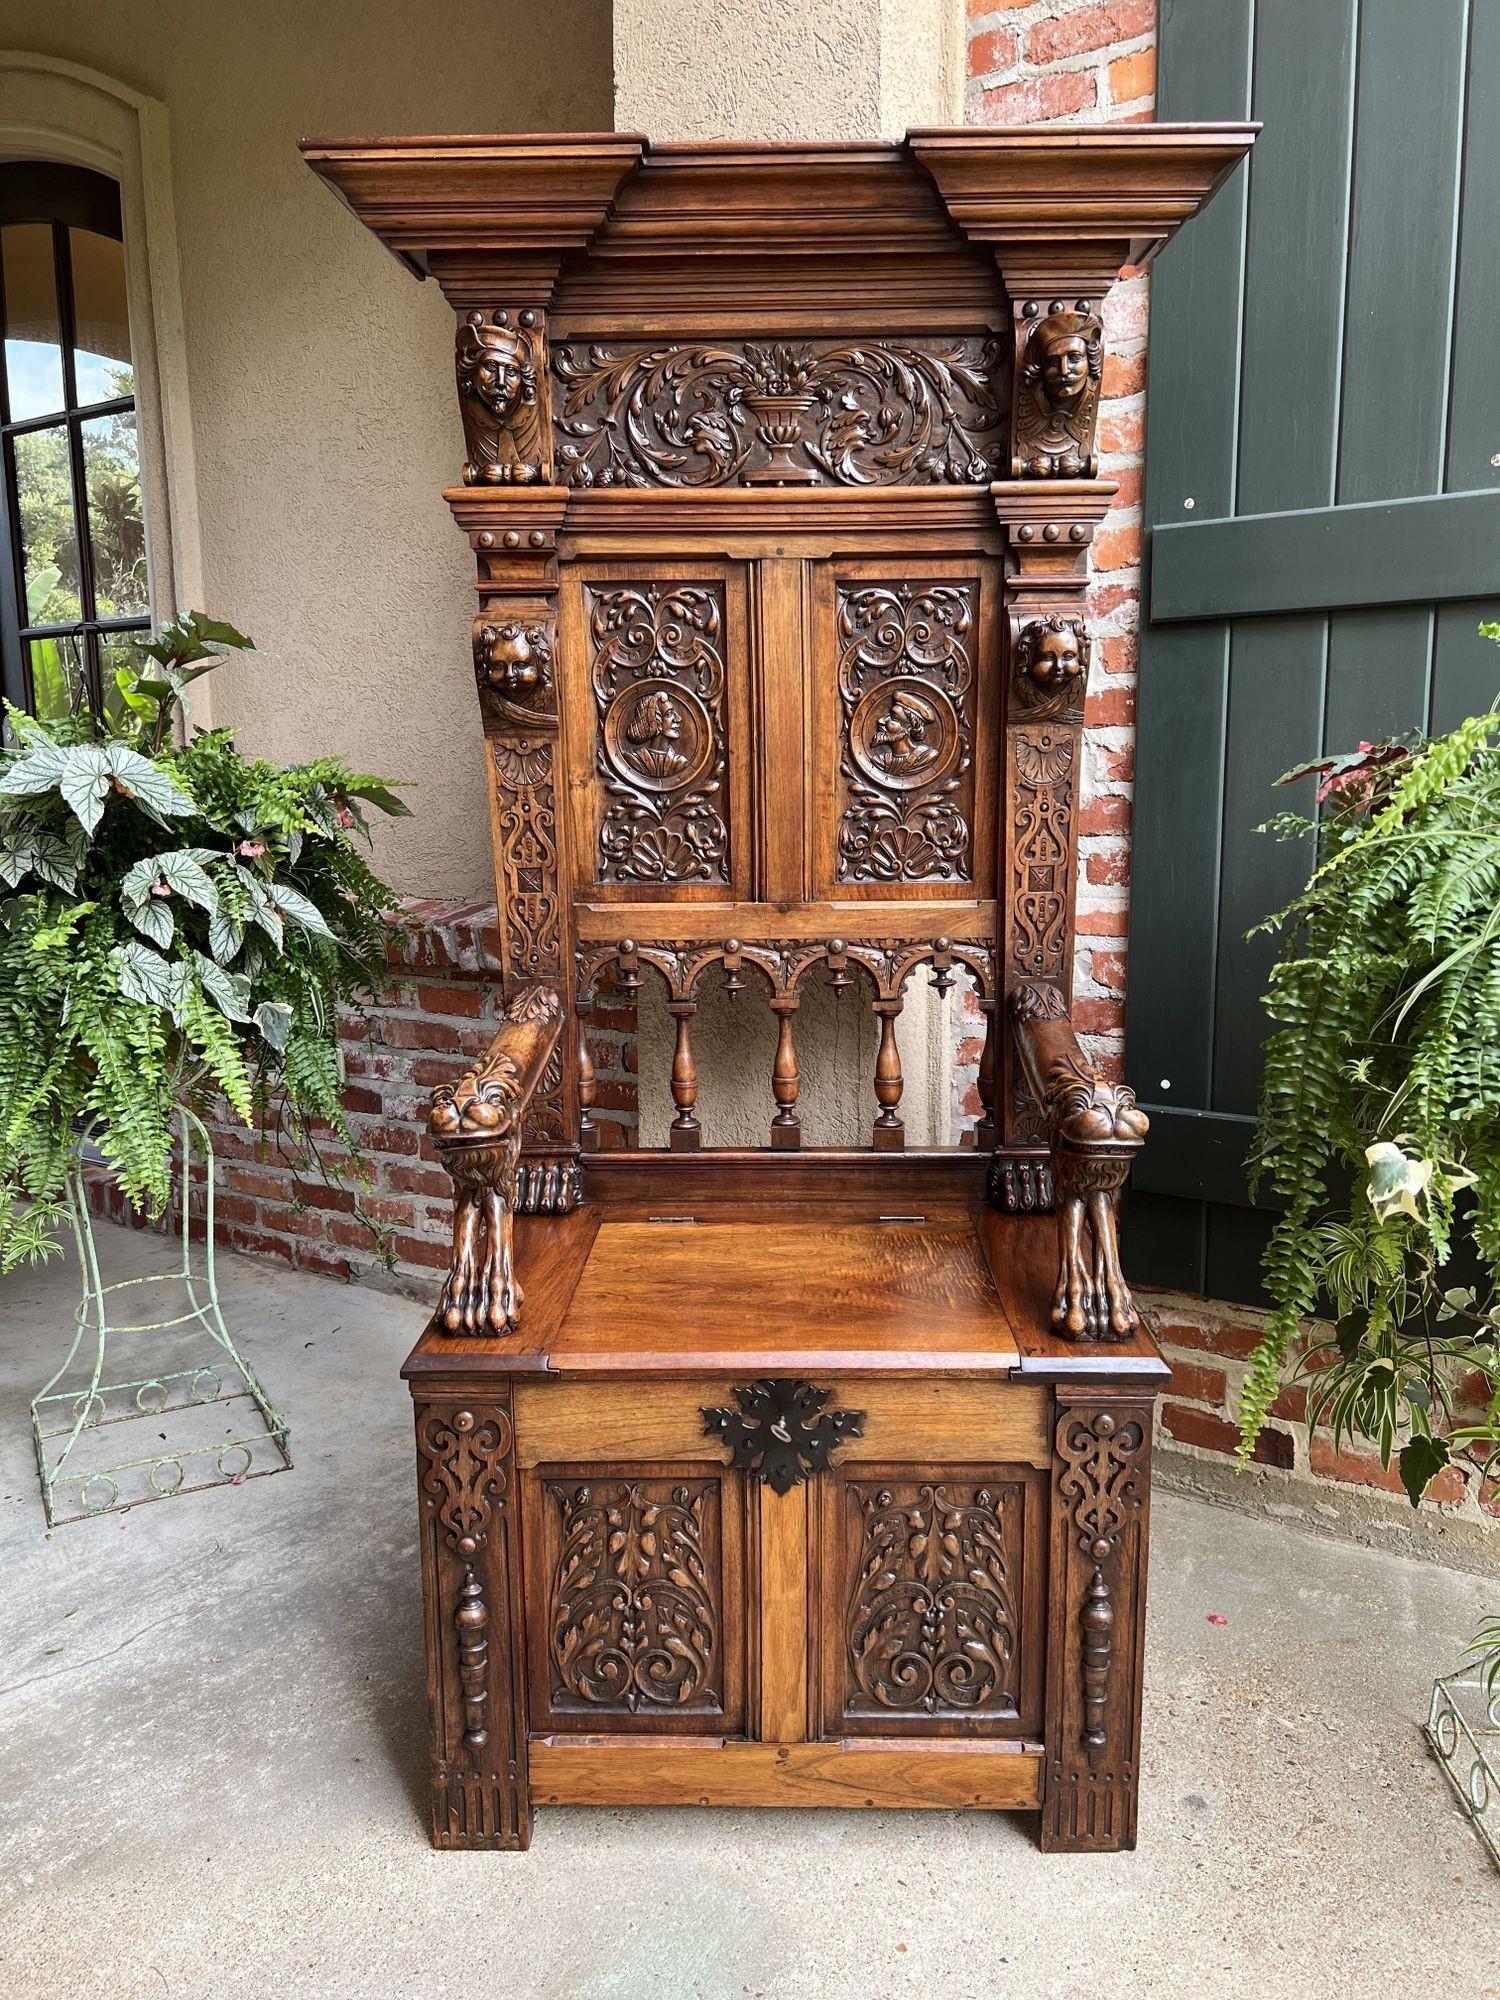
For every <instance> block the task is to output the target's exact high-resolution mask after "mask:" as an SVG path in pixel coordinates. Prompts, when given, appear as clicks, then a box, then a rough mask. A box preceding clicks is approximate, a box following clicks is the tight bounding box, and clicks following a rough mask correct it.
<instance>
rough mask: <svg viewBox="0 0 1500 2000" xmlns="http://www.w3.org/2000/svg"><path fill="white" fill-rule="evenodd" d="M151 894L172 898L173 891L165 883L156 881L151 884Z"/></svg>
mask: <svg viewBox="0 0 1500 2000" xmlns="http://www.w3.org/2000/svg"><path fill="white" fill-rule="evenodd" d="M151 893H152V895H153V896H170V895H171V893H172V891H171V890H170V889H169V888H168V887H167V885H166V883H165V882H162V881H156V882H153V883H152V884H151Z"/></svg>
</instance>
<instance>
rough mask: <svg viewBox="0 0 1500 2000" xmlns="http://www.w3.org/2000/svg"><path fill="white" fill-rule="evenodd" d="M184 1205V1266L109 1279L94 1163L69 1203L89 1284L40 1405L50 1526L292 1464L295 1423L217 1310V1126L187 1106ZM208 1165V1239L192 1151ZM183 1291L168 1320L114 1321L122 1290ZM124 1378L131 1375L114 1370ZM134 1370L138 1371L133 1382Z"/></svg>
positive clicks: (76, 1169)
mask: <svg viewBox="0 0 1500 2000" xmlns="http://www.w3.org/2000/svg"><path fill="white" fill-rule="evenodd" d="M179 1116H180V1118H181V1125H182V1147H181V1156H180V1161H179V1174H178V1180H177V1189H176V1192H177V1199H178V1204H179V1209H180V1217H179V1219H180V1221H181V1225H182V1262H181V1265H180V1267H179V1268H178V1269H177V1270H175V1271H157V1272H152V1273H150V1274H148V1275H147V1276H144V1277H136V1278H121V1279H118V1280H117V1281H116V1282H114V1283H113V1284H105V1282H104V1280H103V1276H102V1274H101V1271H100V1265H99V1251H98V1245H97V1242H96V1240H95V1236H94V1226H93V1219H92V1217H91V1216H90V1214H89V1208H88V1201H87V1198H86V1193H85V1188H84V1179H83V1161H82V1156H81V1152H80V1156H79V1157H78V1159H77V1160H76V1161H75V1163H74V1166H73V1170H72V1174H71V1176H70V1179H69V1186H68V1200H69V1208H70V1212H71V1216H72V1222H73V1234H74V1238H75V1241H76V1243H77V1246H78V1264H79V1269H80V1272H81V1274H82V1282H83V1292H82V1297H81V1298H80V1300H79V1303H78V1309H77V1311H76V1313H75V1314H74V1321H75V1324H74V1331H73V1342H72V1345H71V1346H70V1347H69V1349H68V1352H67V1355H66V1357H65V1359H64V1361H63V1364H62V1366H61V1367H60V1368H59V1369H58V1371H57V1373H56V1374H55V1375H54V1376H53V1377H52V1379H51V1381H50V1382H48V1383H47V1385H46V1387H45V1388H44V1389H42V1390H41V1392H40V1393H39V1394H38V1395H37V1397H36V1398H35V1400H34V1401H33V1403H32V1405H31V1428H32V1433H33V1436H34V1438H35V1441H36V1463H37V1472H38V1475H39V1477H40V1479H41V1485H42V1501H43V1504H44V1506H45V1507H46V1510H47V1525H48V1527H49V1528H56V1527H60V1526H62V1525H63V1524H64V1523H66V1522H69V1521H81V1520H86V1519H88V1518H89V1517H90V1516H91V1515H95V1514H116V1513H120V1512H122V1511H124V1509H126V1508H128V1507H136V1506H140V1505H141V1504H142V1503H143V1502H145V1501H148V1500H170V1499H175V1498H176V1497H177V1496H178V1495H179V1494H183V1493H196V1492H201V1491H202V1490H203V1489H204V1488H205V1487H209V1486H238V1485H240V1484H242V1483H243V1482H244V1481H245V1480H247V1479H261V1478H264V1477H265V1476H266V1475H267V1474H269V1473H272V1472H284V1471H286V1470H288V1469H289V1468H290V1466H291V1463H292V1454H291V1448H290V1444H289V1442H288V1433H287V1425H286V1419H285V1418H284V1417H283V1416H282V1415H281V1414H280V1412H279V1411H278V1410H277V1408H276V1406H275V1405H274V1404H273V1403H272V1401H271V1399H270V1398H269V1396H267V1394H266V1392H265V1390H264V1389H263V1388H262V1387H261V1385H260V1381H259V1378H258V1377H257V1376H256V1374H255V1371H254V1369H253V1368H251V1366H250V1364H249V1363H248V1362H247V1361H246V1360H245V1359H244V1357H243V1355H241V1353H240V1352H239V1350H238V1348H237V1347H236V1346H235V1344H234V1341H233V1340H232V1339H231V1337H230V1334H229V1329H228V1328H227V1327H226V1326H225V1324H224V1315H223V1313H222V1312H221V1311H220V1308H219V1288H218V1281H217V1278H216V1276H215V1271H214V1154H213V1145H212V1142H211V1141H210V1139H209V1135H208V1130H207V1128H206V1127H205V1126H204V1124H203V1122H202V1120H201V1119H199V1118H197V1117H195V1116H194V1115H193V1113H192V1112H190V1111H181V1112H180V1113H179ZM195 1155H196V1156H198V1157H201V1159H202V1161H203V1163H204V1166H205V1168H206V1173H205V1179H204V1185H205V1189H206V1194H205V1204H204V1218H203V1223H204V1234H203V1240H202V1241H201V1242H200V1243H197V1244H195V1243H194V1242H193V1239H192V1233H191V1230H190V1229H189V1226H188V1223H189V1213H190V1190H191V1187H192V1170H193V1162H194V1157H195ZM153 1285H155V1286H160V1285H167V1286H174V1287H176V1288H177V1295H176V1296H175V1297H173V1296H172V1295H171V1294H168V1295H167V1297H168V1300H169V1303H170V1305H171V1307H172V1308H174V1309H173V1310H170V1311H168V1312H167V1313H166V1314H165V1315H164V1316H162V1317H160V1318H157V1319H140V1320H127V1321H114V1320H112V1319H111V1318H110V1313H111V1311H112V1310H116V1309H118V1308H115V1307H112V1306H111V1303H110V1302H111V1301H112V1300H114V1299H115V1298H116V1297H117V1295H119V1294H121V1293H138V1294H139V1296H140V1297H141V1298H143V1299H145V1300H148V1301H149V1300H150V1299H152V1298H153V1297H155V1298H160V1297H162V1296H163V1295H162V1294H160V1293H156V1294H153V1293H151V1292H143V1291H141V1290H140V1288H142V1287H145V1286H153ZM116 1375H118V1376H119V1377H121V1378H122V1379H118V1380H116V1379H106V1378H107V1377H109V1378H113V1377H115V1376H116ZM125 1378H128V1379H125Z"/></svg>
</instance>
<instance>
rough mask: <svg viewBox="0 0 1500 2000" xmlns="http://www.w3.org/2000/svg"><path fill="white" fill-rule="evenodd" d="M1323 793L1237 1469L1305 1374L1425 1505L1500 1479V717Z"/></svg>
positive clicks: (1294, 913) (1287, 928)
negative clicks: (1291, 1381) (1478, 1480)
mask: <svg viewBox="0 0 1500 2000" xmlns="http://www.w3.org/2000/svg"><path fill="white" fill-rule="evenodd" d="M1483 630H1484V631H1485V633H1486V635H1487V636H1488V637H1490V638H1492V639H1497V640H1500V626H1486V627H1484V628H1483ZM1309 773H1316V774H1317V775H1318V777H1319V779H1320V784H1319V787H1318V804H1319V806H1320V808H1321V809H1322V810H1321V813H1320V816H1319V818H1318V820H1317V822H1316V824H1314V823H1313V822H1312V821H1309V820H1308V819H1306V818H1304V817H1302V816H1301V815H1298V814H1291V813H1289V814H1283V815H1281V816H1280V817H1279V819H1278V820H1276V821H1273V822H1272V829H1273V830H1274V831H1277V832H1278V833H1280V834H1281V836H1282V837H1283V838H1295V839H1303V838H1306V839H1310V840H1312V841H1313V842H1314V843H1315V851H1316V856H1317V865H1316V868H1315V871H1314V873H1313V876H1312V879H1311V881H1310V882H1309V884H1308V886H1307V888H1306V889H1305V890H1304V891H1303V893H1302V894H1301V895H1300V896H1298V897H1296V898H1295V899H1294V900H1293V901H1292V902H1291V903H1290V904H1288V906H1287V907H1286V908H1285V909H1284V910H1282V911H1281V912H1280V913H1279V914H1278V915H1276V916H1274V917H1272V918H1271V919H1269V920H1268V922H1267V924H1266V925H1264V926H1262V927H1261V928H1263V929H1269V930H1274V931H1276V932H1278V933H1279V934H1280V936H1281V939H1282V950H1281V956H1280V959H1279V961H1278V963H1277V964H1276V966H1275V968H1274V970H1273V972H1272V975H1271V981H1270V986H1269V990H1268V992H1267V996H1266V1006H1267V1008H1268V1010H1269V1011H1270V1013H1271V1015H1272V1016H1273V1018H1274V1020H1275V1022H1276V1024H1277V1025H1276V1027H1275V1030H1274V1032H1273V1033H1272V1034H1271V1036H1270V1038H1269V1040H1268V1041H1267V1044H1266V1064H1265V1074H1264V1081H1263V1084H1262V1090H1261V1102H1260V1119H1259V1127H1258V1133H1257V1140H1256V1148H1255V1153H1254V1156H1253V1159H1252V1187H1254V1186H1257V1185H1259V1184H1262V1183H1269V1185H1270V1187H1271V1188H1272V1189H1273V1190H1274V1191H1275V1193H1276V1195H1277V1196H1279V1197H1280V1199H1281V1201H1282V1203H1283V1204H1284V1207H1283V1211H1282V1213H1281V1215H1280V1218H1279V1219H1278V1221H1277V1223H1276V1225H1275V1228H1274V1229H1273V1231H1272V1234H1271V1238H1270V1242H1269V1244H1268V1246H1267V1249H1266V1255H1265V1281H1266V1285H1267V1288H1268V1290H1269V1292H1270V1294H1271V1297H1272V1299H1273V1300H1274V1303H1275V1310H1274V1312H1273V1313H1272V1315H1271V1318H1270V1321H1269V1323H1268V1325H1267V1328H1266V1331H1265V1335H1264V1337H1263V1339H1262V1340H1261V1343H1260V1345H1259V1347H1258V1349H1257V1350H1256V1353H1255V1355H1254V1358H1253V1359H1252V1361H1251V1364H1250V1368H1249V1373H1248V1377H1247V1380H1246V1385H1245V1390H1244V1395H1243V1399H1242V1402H1241V1406H1240V1427H1241V1451H1242V1454H1243V1455H1244V1456H1247V1457H1248V1455H1249V1453H1250V1450H1251V1449H1252V1447H1253V1446H1254V1443H1255V1440H1256V1437H1257V1436H1258V1434H1259V1432H1260V1430H1261V1427H1262V1426H1263V1424H1264V1423H1265V1420H1266V1417H1267V1414H1268V1412H1269V1410H1270V1407H1271V1404H1272V1402H1273V1401H1274V1399H1275V1397H1276V1395H1277V1393H1278V1391H1279V1389H1280V1387H1281V1382H1282V1378H1283V1376H1284V1374H1285V1373H1286V1372H1287V1369H1288V1364H1289V1360H1290V1358H1291V1357H1292V1356H1293V1355H1295V1356H1296V1357H1297V1366H1298V1368H1299V1370H1300V1372H1301V1373H1302V1374H1303V1375H1304V1376H1305V1378H1306V1381H1307V1388H1308V1402H1307V1416H1308V1421H1309V1423H1310V1424H1316V1423H1324V1424H1327V1425H1328V1426H1329V1427H1330V1428H1331V1430H1332V1432H1333V1434H1334V1439H1335V1443H1336V1444H1342V1443H1343V1442H1345V1441H1346V1440H1348V1439H1351V1438H1354V1437H1364V1438H1367V1439H1370V1440H1372V1441H1373V1442H1374V1444H1375V1445H1376V1447H1377V1449H1378V1451H1379V1454H1380V1459H1381V1462H1382V1464H1383V1465H1386V1466H1389V1465H1390V1464H1391V1462H1392V1460H1393V1459H1394V1460H1395V1461H1396V1462H1397V1464H1398V1465H1399V1468H1400V1475H1401V1479H1402V1482H1403V1484H1404V1485H1405V1488H1406V1491H1407V1493H1408V1494H1409V1495H1410V1497H1411V1500H1412V1504H1413V1505H1415V1504H1416V1503H1417V1501H1418V1500H1419V1499H1420V1498H1421V1496H1422V1494H1423V1493H1424V1492H1425V1491H1426V1489H1427V1487H1428V1486H1429V1485H1430V1484H1431V1482H1432V1480H1433V1479H1435V1478H1436V1477H1437V1475H1438V1473H1439V1472H1441V1471H1442V1469H1443V1467H1444V1466H1446V1465H1447V1464H1449V1463H1450V1461H1452V1460H1454V1459H1457V1458H1459V1457H1460V1456H1471V1457H1473V1458H1474V1459H1476V1460H1477V1461H1478V1462H1479V1464H1480V1466H1481V1469H1482V1471H1483V1473H1484V1475H1485V1476H1486V1477H1488V1478H1494V1477H1495V1476H1496V1474H1497V1472H1500V714H1497V713H1496V712H1495V711H1493V710H1492V711H1491V712H1490V713H1488V714H1486V715H1480V716H1476V717H1474V718H1473V719H1472V720H1470V721H1467V722H1464V723H1462V724H1461V725H1460V726H1459V727H1458V728H1457V729H1455V730H1454V731H1453V732H1452V733H1451V734H1450V735H1447V736H1442V737H1438V738H1435V739H1431V740H1424V739H1422V738H1419V737H1411V738H1405V739H1402V740H1399V741H1391V742H1385V743H1379V744H1371V743H1362V744H1361V745H1360V746H1359V749H1358V750H1357V751H1355V752H1352V753H1351V754H1350V755H1348V756H1345V757H1337V758H1329V759H1324V760H1323V761H1321V762H1319V763H1315V764H1307V765H1302V766H1300V767H1299V768H1298V769H1297V770H1295V771H1289V772H1288V773H1287V774H1286V776H1285V777H1284V778H1282V779H1281V780H1280V782H1281V783H1282V784H1288V783H1290V782H1292V781H1293V780H1294V779H1297V778H1301V777H1305V776H1306V775H1308V774H1309ZM1314 1315H1320V1316H1322V1320H1323V1325H1322V1327H1321V1328H1318V1327H1314V1329H1313V1330H1312V1331H1311V1333H1307V1332H1306V1330H1305V1322H1307V1321H1308V1320H1309V1319H1310V1318H1312V1317H1313V1316H1314ZM1330 1319H1331V1321H1332V1331H1331V1335H1330V1333H1329V1331H1328V1328H1327V1324H1326V1322H1327V1321H1328V1320H1330Z"/></svg>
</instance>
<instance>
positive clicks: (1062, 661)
mask: <svg viewBox="0 0 1500 2000" xmlns="http://www.w3.org/2000/svg"><path fill="white" fill-rule="evenodd" d="M1088 659H1089V644H1088V639H1087V637H1086V636H1085V633H1084V629H1083V625H1082V623H1081V622H1080V621H1079V620H1078V619H1076V618H1058V617H1048V618H1034V619H1032V621H1031V623H1030V624H1029V625H1026V626H1024V627H1023V628H1022V631H1021V635H1020V638H1019V640H1018V641H1017V646H1016V665H1017V668H1018V669H1019V672H1020V676H1021V680H1022V682H1023V684H1029V686H1030V688H1031V689H1032V690H1033V699H1034V700H1037V701H1063V700H1067V699H1069V698H1076V697H1077V696H1078V694H1079V692H1080V690H1081V687H1082V683H1083V680H1084V677H1085V675H1086V674H1087V671H1088Z"/></svg>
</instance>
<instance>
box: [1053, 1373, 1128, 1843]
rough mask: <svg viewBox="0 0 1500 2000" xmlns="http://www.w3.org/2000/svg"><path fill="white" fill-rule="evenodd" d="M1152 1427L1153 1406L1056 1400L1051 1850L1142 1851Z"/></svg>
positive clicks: (1086, 1398) (1112, 1396)
mask: <svg viewBox="0 0 1500 2000" xmlns="http://www.w3.org/2000/svg"><path fill="white" fill-rule="evenodd" d="M1151 1418H1152V1400H1151V1398H1150V1397H1145V1396H1143V1397H1131V1396H1121V1395H1119V1394H1118V1392H1116V1391H1108V1390H1100V1391H1090V1390H1085V1389H1075V1388H1071V1387H1069V1388H1060V1389H1059V1390H1058V1392H1057V1415H1056V1429H1055V1432H1054V1441H1055V1447H1056V1448H1055V1452H1054V1457H1053V1475H1052V1511H1053V1528H1054V1532H1053V1578H1052V1581H1053V1589H1054V1591H1055V1593H1056V1594H1057V1599H1058V1601H1059V1602H1060V1603H1061V1604H1062V1605H1063V1606H1064V1616H1065V1620H1066V1624H1065V1638H1064V1643H1063V1644H1062V1645H1061V1646H1059V1647H1057V1648H1056V1649H1055V1650H1054V1653H1053V1657H1052V1659H1051V1661H1050V1663H1049V1677H1050V1683H1051V1684H1050V1686H1049V1689H1048V1709H1049V1711H1050V1713H1051V1715H1052V1716H1053V1717H1054V1718H1055V1728H1054V1727H1052V1726H1049V1729H1048V1732H1047V1737H1048V1743H1049V1746H1051V1748H1050V1755H1049V1760H1048V1766H1047V1771H1046V1777H1045V1796H1044V1800H1043V1806H1042V1842H1043V1845H1044V1846H1045V1847H1049V1848H1054V1849H1075V1850H1076V1849H1104V1848H1118V1847H1122V1846H1123V1847H1133V1846H1134V1844H1135V1819H1136V1771H1137V1768H1138V1764H1139V1759H1140V1733H1141V1716H1140V1701H1139V1695H1138V1693H1137V1690H1138V1689H1139V1686H1140V1676H1139V1671H1138V1658H1139V1651H1140V1647H1141V1644H1142V1640H1143V1636H1144V1627H1145V1602H1146V1574H1145V1569H1146V1516H1147V1510H1148V1507H1149V1501H1150V1457H1151Z"/></svg>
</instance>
